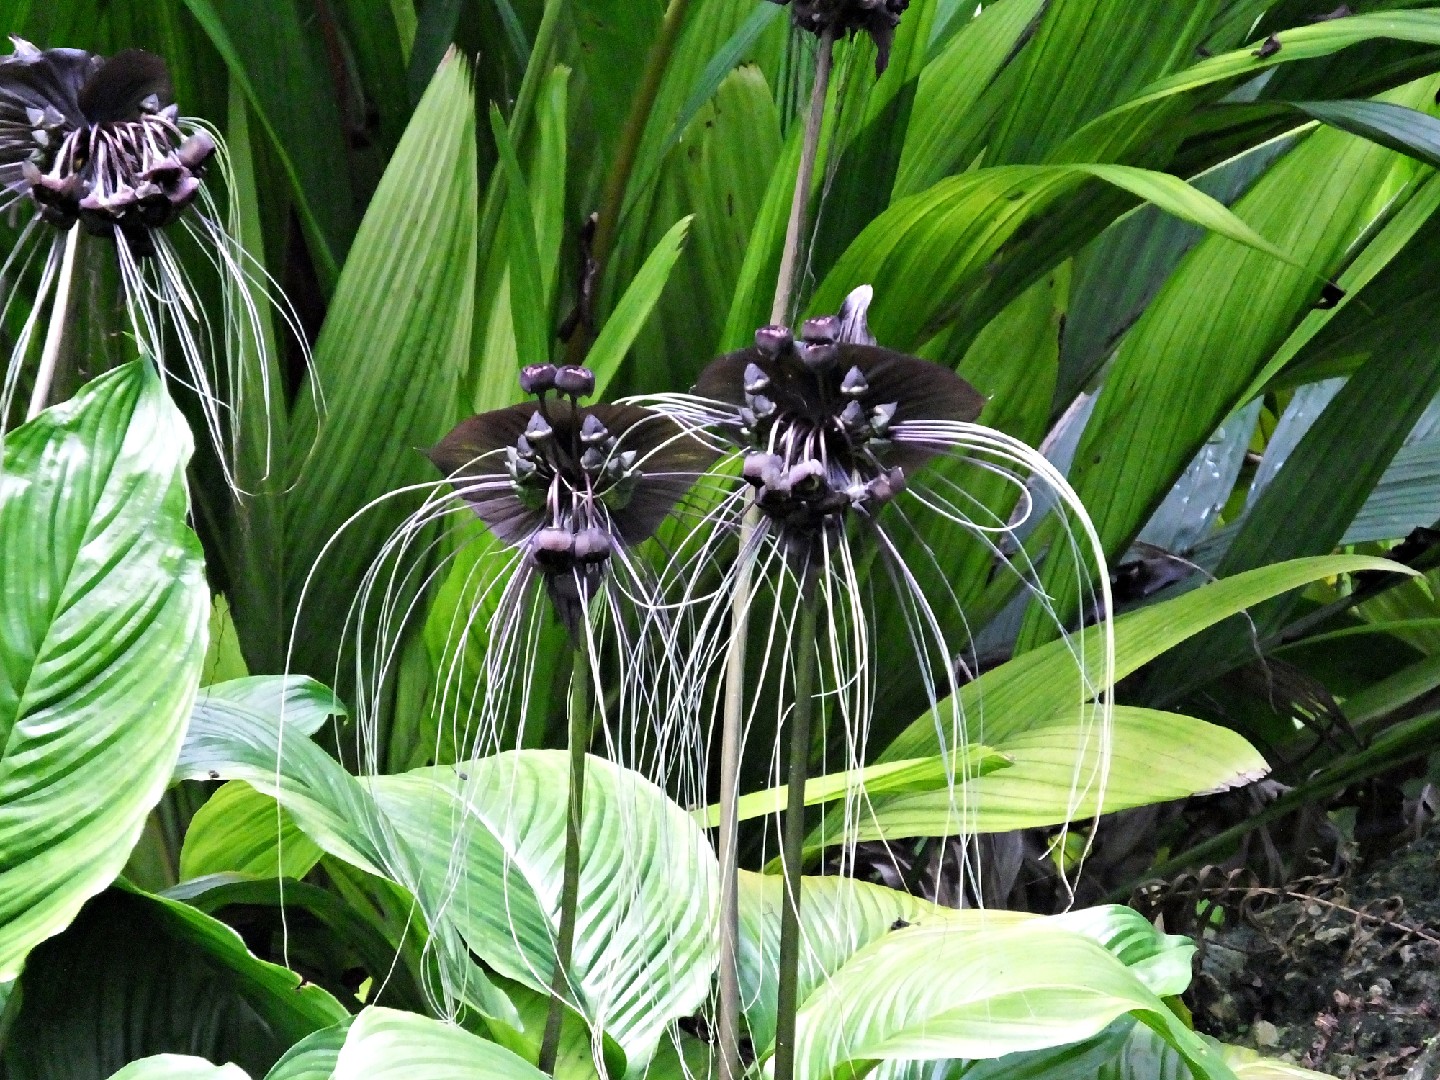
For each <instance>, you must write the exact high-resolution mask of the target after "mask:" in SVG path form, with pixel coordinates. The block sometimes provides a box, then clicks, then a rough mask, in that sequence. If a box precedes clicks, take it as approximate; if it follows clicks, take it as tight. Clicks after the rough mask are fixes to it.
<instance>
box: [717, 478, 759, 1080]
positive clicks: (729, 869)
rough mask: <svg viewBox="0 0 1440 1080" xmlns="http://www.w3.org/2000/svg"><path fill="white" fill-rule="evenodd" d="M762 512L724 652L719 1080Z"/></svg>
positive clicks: (731, 1023)
mask: <svg viewBox="0 0 1440 1080" xmlns="http://www.w3.org/2000/svg"><path fill="white" fill-rule="evenodd" d="M758 519H759V514H758V511H757V509H756V507H755V504H754V503H753V502H752V503H751V504H750V506H749V508H748V509H747V510H746V511H745V520H744V523H743V524H742V525H741V526H740V556H739V557H740V560H741V562H740V569H739V570H738V572H737V574H736V578H735V592H734V598H735V602H734V605H733V606H732V607H731V609H730V648H729V651H728V652H727V653H726V656H725V715H724V727H723V731H722V733H721V740H720V1010H719V1015H718V1016H717V1017H716V1020H715V1029H716V1035H717V1037H718V1039H719V1043H720V1080H740V1077H741V1075H742V1074H743V1073H744V1068H743V1067H742V1065H741V1064H740V969H739V967H738V961H737V958H736V954H737V952H738V951H739V947H740V895H739V873H738V860H739V836H738V834H739V831H740V750H741V746H740V742H741V733H742V732H743V731H744V726H745V715H744V714H745V705H744V703H745V642H746V639H747V638H748V636H749V623H750V595H751V577H752V575H753V571H754V565H753V564H752V563H751V561H750V559H749V557H748V556H747V554H746V551H747V549H748V548H749V546H750V541H751V537H753V536H754V534H755V527H756V525H757V524H758V523H759V520H758Z"/></svg>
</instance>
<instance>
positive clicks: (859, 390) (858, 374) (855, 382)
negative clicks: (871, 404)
mask: <svg viewBox="0 0 1440 1080" xmlns="http://www.w3.org/2000/svg"><path fill="white" fill-rule="evenodd" d="M869 392H870V384H869V382H867V381H866V379H865V373H864V372H862V371H861V370H860V369H859V368H858V367H852V368H851V369H850V370H849V371H847V372H846V373H845V378H844V379H843V380H841V382H840V393H842V394H844V395H845V396H846V397H848V398H861V397H864V396H865V395H866V394H868V393H869Z"/></svg>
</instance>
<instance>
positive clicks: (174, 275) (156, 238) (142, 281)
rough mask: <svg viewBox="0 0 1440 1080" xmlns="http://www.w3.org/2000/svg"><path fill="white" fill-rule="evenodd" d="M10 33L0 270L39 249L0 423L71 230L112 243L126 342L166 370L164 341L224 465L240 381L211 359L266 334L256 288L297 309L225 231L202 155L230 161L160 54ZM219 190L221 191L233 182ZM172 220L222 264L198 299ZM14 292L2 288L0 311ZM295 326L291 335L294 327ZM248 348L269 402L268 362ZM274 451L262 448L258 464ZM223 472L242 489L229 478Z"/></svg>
mask: <svg viewBox="0 0 1440 1080" xmlns="http://www.w3.org/2000/svg"><path fill="white" fill-rule="evenodd" d="M11 41H12V42H13V43H14V51H13V52H12V53H10V54H9V55H8V56H0V211H7V210H8V211H10V212H11V213H12V214H13V215H15V216H17V217H18V216H22V215H23V214H24V213H25V211H27V210H28V211H29V217H28V220H25V221H24V224H23V227H22V228H21V231H20V235H19V239H18V240H17V242H16V244H15V247H14V249H13V250H11V251H10V252H8V253H6V255H5V257H4V259H3V261H0V281H8V282H10V283H11V287H12V289H13V288H14V283H15V282H17V281H18V280H19V279H21V278H22V277H23V276H24V275H21V274H15V273H12V271H13V270H14V269H16V268H20V267H24V266H26V265H27V264H29V263H30V262H31V260H32V259H34V258H35V256H36V255H37V254H40V258H41V261H42V263H43V265H42V268H41V271H42V272H41V274H40V283H41V284H40V289H39V291H38V294H37V295H36V296H35V298H34V303H33V304H32V305H31V308H30V314H29V316H28V317H27V319H26V320H25V323H24V325H23V327H22V328H21V331H20V333H19V334H18V335H17V337H16V341H15V346H14V348H13V349H12V351H11V354H10V360H9V364H8V366H7V368H6V373H5V380H4V384H3V387H0V430H3V428H4V427H5V426H6V422H7V420H8V418H9V417H8V414H9V411H10V405H11V400H12V397H13V395H14V393H15V390H16V388H17V386H18V385H19V380H20V374H21V365H22V363H23V362H24V361H25V360H26V357H27V356H28V355H29V353H30V351H31V350H30V343H31V340H32V339H33V337H34V335H35V331H36V328H37V325H38V322H39V320H40V319H41V317H42V315H43V314H44V313H45V312H46V311H50V312H51V316H50V317H51V320H52V322H54V321H58V322H60V323H63V321H64V313H65V312H66V311H67V306H68V305H67V302H68V299H69V295H68V294H69V291H70V289H71V283H72V281H73V278H74V267H75V265H76V250H77V247H78V246H79V244H80V240H81V235H80V234H81V233H82V232H83V233H85V234H89V235H90V236H94V237H98V238H100V240H99V241H97V242H102V243H108V244H109V246H110V248H111V251H112V253H113V257H114V259H115V261H116V264H117V266H118V269H119V281H120V290H121V293H122V298H123V301H124V308H125V311H126V315H127V317H128V321H129V327H128V329H129V330H130V331H131V333H132V335H133V337H134V340H135V344H136V346H137V347H138V351H139V352H140V353H141V354H144V355H148V356H150V357H151V358H153V359H154V360H155V361H156V362H157V364H158V365H159V367H160V370H161V371H162V372H164V371H166V362H167V361H169V360H170V359H171V358H170V357H169V356H167V353H168V352H169V351H171V350H178V356H176V357H175V358H174V359H175V360H177V361H180V362H181V363H182V364H183V367H184V375H183V376H182V377H183V378H184V380H185V381H186V382H187V383H188V384H189V385H190V386H191V387H192V388H193V389H194V390H195V392H196V393H197V395H198V396H199V399H200V404H201V407H202V412H203V415H204V417H205V421H206V426H207V428H208V431H209V434H210V437H211V440H212V442H213V443H214V445H215V447H216V449H217V451H219V456H220V459H221V464H222V466H223V467H225V469H226V472H227V475H229V465H230V463H231V462H232V461H233V460H234V458H235V456H236V455H235V445H234V443H233V442H230V443H229V444H228V445H227V439H228V440H233V439H237V438H238V437H239V435H238V428H237V427H235V426H231V425H230V424H229V423H228V421H227V419H226V414H233V413H236V412H238V411H239V410H240V408H241V406H242V400H241V397H242V395H243V393H244V387H245V386H246V384H247V383H251V382H252V381H251V380H250V379H248V378H246V377H245V376H244V374H243V373H242V372H240V371H238V370H236V369H235V368H234V367H230V368H227V369H225V370H223V371H221V370H219V368H220V364H221V362H222V358H223V362H225V363H228V364H230V365H234V364H236V363H237V362H238V361H239V358H242V357H246V356H250V357H252V358H253V356H254V352H255V350H256V349H257V348H264V344H263V343H264V342H266V341H267V340H269V333H268V330H267V328H266V327H265V325H264V322H263V320H262V318H261V315H260V310H259V308H258V305H257V298H258V299H261V300H264V301H268V302H269V303H271V304H273V305H274V306H275V307H276V309H277V310H278V312H279V314H280V316H281V318H282V319H284V320H285V321H286V322H287V323H288V324H289V325H290V326H291V328H292V329H295V330H297V331H298V321H297V320H296V318H295V315H294V312H293V310H292V309H291V307H290V305H289V303H288V302H287V301H286V300H285V298H284V296H283V295H281V294H280V292H279V290H278V289H276V288H275V287H274V285H273V283H272V282H271V281H270V279H269V277H268V276H267V275H266V273H265V271H264V269H263V267H260V266H258V265H256V264H255V263H254V262H253V260H252V259H251V258H250V256H248V255H247V254H246V252H245V250H244V249H243V248H242V247H241V245H240V243H239V242H238V241H237V240H236V239H235V237H234V236H233V235H232V234H233V231H234V230H233V228H232V227H231V226H230V225H229V224H228V222H229V221H233V215H234V212H235V211H234V208H233V206H232V207H231V208H230V209H229V211H228V213H222V211H221V210H220V208H219V207H217V205H216V203H215V200H214V198H213V196H212V195H211V193H210V192H209V190H208V188H207V186H206V183H205V176H206V172H207V170H208V169H210V168H214V169H218V170H219V171H220V172H221V173H222V174H228V162H227V159H226V154H225V147H224V145H223V144H222V143H221V141H220V139H219V136H218V134H217V133H216V132H215V131H214V130H213V129H212V128H211V127H210V126H209V125H207V124H206V123H205V122H204V121H201V120H198V119H196V118H194V117H188V116H184V115H182V114H181V112H180V109H179V107H178V105H177V104H176V102H175V100H174V94H173V92H172V89H171V83H170V74H169V71H168V69H167V68H166V65H165V62H164V60H162V59H161V58H160V57H158V56H156V55H154V54H153V53H148V52H144V51H142V50H139V49H130V50H126V51H125V52H121V53H117V54H115V55H114V56H110V57H105V56H98V55H96V54H94V53H90V52H85V51H84V50H81V49H40V48H37V47H35V46H34V45H32V44H30V43H29V42H28V41H24V40H21V39H20V38H12V39H11ZM227 188H228V189H229V190H230V192H231V194H232V195H233V191H234V185H233V184H232V185H227ZM177 229H178V230H181V231H183V232H184V233H185V234H186V235H188V237H189V238H190V239H191V240H192V241H194V243H195V245H196V246H197V247H198V248H199V250H200V251H201V252H203V258H202V260H201V263H202V264H208V265H207V266H204V267H203V269H202V271H201V272H202V273H205V274H207V275H213V276H217V277H218V278H219V284H220V289H219V296H220V303H219V305H218V306H217V305H214V304H212V305H209V306H208V307H207V305H205V304H202V303H201V302H200V300H199V295H198V291H197V290H196V288H195V287H194V285H193V283H192V282H191V279H190V271H189V270H188V269H187V266H186V264H185V262H184V261H182V260H181V258H180V257H179V254H178V252H177V250H176V248H175V247H174V245H173V244H172V242H171V240H170V238H169V237H168V235H167V233H168V231H170V230H177ZM13 295H14V294H13V292H11V293H9V294H7V295H5V296H4V297H3V298H0V315H3V314H4V311H5V310H6V309H7V308H8V306H9V303H10V301H11V300H12V299H13ZM52 298H53V303H51V302H50V301H51V300H52ZM116 329H118V328H116ZM53 330H54V328H53V327H52V337H54V336H55V335H54V334H53ZM294 336H295V339H296V340H297V341H299V342H301V343H302V344H301V348H302V349H303V348H304V345H303V342H304V340H305V338H304V335H303V334H300V333H298V332H297V333H296V334H295V335H294ZM55 340H57V341H58V340H59V338H58V337H55ZM259 359H260V364H259V378H258V382H259V384H260V386H259V389H260V390H261V391H262V392H263V394H264V397H265V401H264V403H263V407H264V408H265V409H266V410H267V415H268V408H269V402H270V388H269V386H268V371H269V366H268V365H267V364H266V363H265V358H264V357H263V356H262V357H260V358H259ZM50 370H51V369H49V368H47V365H46V362H45V361H43V360H42V363H41V365H40V367H39V368H38V369H37V374H36V377H35V380H34V382H35V387H34V392H33V394H32V397H31V406H30V411H29V415H33V414H34V413H35V412H37V411H38V410H39V408H41V407H43V406H44V405H45V404H47V396H48V391H49V376H50ZM222 387H224V388H226V389H225V390H223V391H222V389H221V388H222ZM270 449H271V448H270V447H269V446H267V447H265V448H264V451H263V453H264V457H265V460H266V462H267V463H268V461H269V451H270ZM229 478H230V480H231V484H232V486H235V487H236V488H237V490H238V482H237V480H236V478H235V477H234V476H229ZM246 479H247V480H250V481H258V480H262V479H263V477H261V476H256V477H248V478H246Z"/></svg>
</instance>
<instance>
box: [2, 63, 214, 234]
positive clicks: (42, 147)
mask: <svg viewBox="0 0 1440 1080" xmlns="http://www.w3.org/2000/svg"><path fill="white" fill-rule="evenodd" d="M12 40H13V41H14V43H15V51H14V52H13V53H11V54H10V55H9V56H4V57H0V188H3V189H4V191H5V192H6V193H7V194H9V195H11V196H19V197H22V198H23V197H27V196H28V198H29V199H30V200H31V202H32V203H33V204H34V206H35V208H36V211H37V213H38V215H39V217H40V219H41V220H42V221H44V222H47V223H48V224H51V225H54V226H56V227H57V228H60V229H68V228H69V227H70V226H71V225H73V224H75V223H76V222H77V221H78V222H79V223H80V224H81V225H82V226H83V227H84V228H85V230H86V231H87V232H90V233H93V234H94V235H97V236H105V237H112V238H113V237H115V236H117V235H119V236H122V237H123V238H124V239H125V241H126V242H127V244H128V245H129V247H130V249H131V250H132V251H133V252H134V253H135V254H136V255H137V256H140V257H147V256H150V255H153V254H154V253H155V241H154V237H153V235H152V233H153V232H154V231H155V230H157V229H162V228H164V227H165V226H166V225H169V224H170V223H171V222H173V221H174V220H175V219H176V218H177V217H179V216H180V214H181V213H182V212H183V211H184V210H185V209H186V208H187V207H188V206H190V204H191V203H193V202H194V201H195V199H196V198H197V197H198V196H199V194H200V189H201V179H202V178H203V176H204V173H205V167H206V165H207V164H208V163H209V162H210V160H211V159H212V158H213V157H214V156H215V153H216V150H217V147H216V144H215V139H214V138H213V137H212V136H211V135H210V134H209V133H208V132H207V131H205V130H204V129H203V128H199V127H197V126H196V124H195V123H194V122H193V121H189V120H185V119H182V118H181V117H180V115H179V110H178V108H177V107H176V105H175V103H174V101H173V95H172V92H171V89H170V75H169V72H168V70H167V69H166V67H165V62H164V61H163V60H161V59H160V58H159V57H158V56H155V55H154V54H152V53H148V52H144V51H142V50H139V49H128V50H126V51H125V52H121V53H116V54H115V55H114V56H111V57H108V58H107V57H102V56H97V55H95V54H93V53H88V52H85V51H83V50H80V49H43V50H42V49H37V48H36V47H35V46H33V45H31V44H30V43H29V42H27V41H23V40H21V39H19V38H13V39H12Z"/></svg>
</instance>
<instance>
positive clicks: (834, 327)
mask: <svg viewBox="0 0 1440 1080" xmlns="http://www.w3.org/2000/svg"><path fill="white" fill-rule="evenodd" d="M800 336H801V337H802V338H804V339H805V341H807V342H808V343H810V344H812V345H833V344H835V342H836V341H838V340H839V339H840V319H839V317H838V316H836V315H822V316H820V317H819V318H818V319H807V320H805V325H804V326H803V327H801V328H800Z"/></svg>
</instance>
